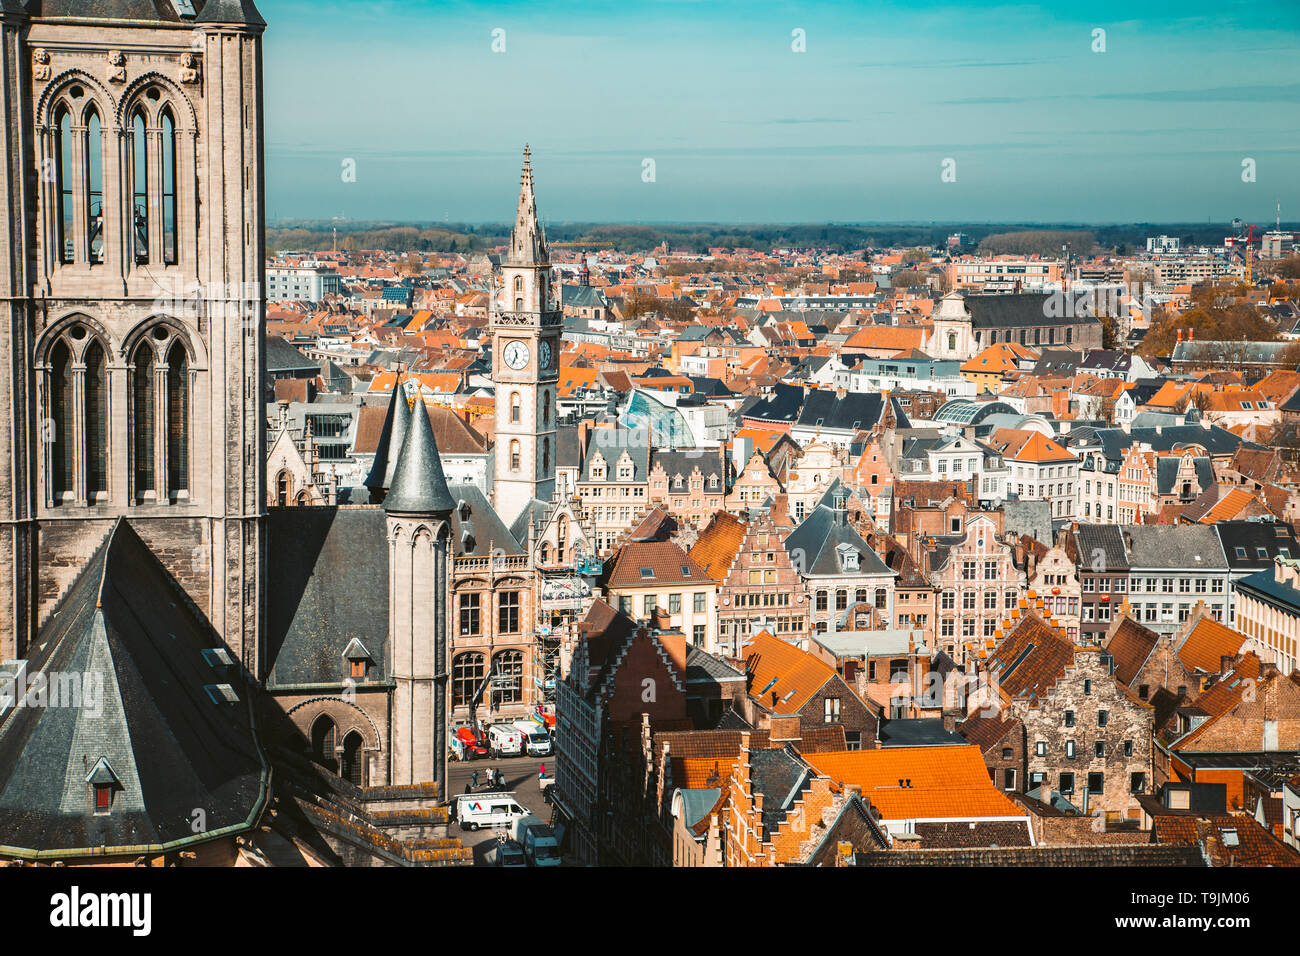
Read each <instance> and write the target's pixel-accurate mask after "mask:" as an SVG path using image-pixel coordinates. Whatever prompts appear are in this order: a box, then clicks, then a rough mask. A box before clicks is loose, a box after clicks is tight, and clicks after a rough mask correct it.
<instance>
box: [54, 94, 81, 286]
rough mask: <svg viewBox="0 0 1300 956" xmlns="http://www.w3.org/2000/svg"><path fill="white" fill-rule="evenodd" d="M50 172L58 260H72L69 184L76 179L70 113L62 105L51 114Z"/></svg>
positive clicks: (71, 217)
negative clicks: (55, 207)
mask: <svg viewBox="0 0 1300 956" xmlns="http://www.w3.org/2000/svg"><path fill="white" fill-rule="evenodd" d="M54 127H55V139H54V176H55V186H54V188H55V191H56V192H57V194H58V214H57V215H58V239H59V251H58V260H59V261H60V262H72V261H73V258H74V249H75V247H74V244H73V236H74V235H75V234H76V226H75V225H74V221H73V217H74V215H75V213H74V206H73V202H72V186H73V183H75V182H76V181H77V176H76V173H75V172H74V171H73V168H72V155H73V149H72V113H71V112H69V110H68V108H67V107H66V106H60V107H59V110H58V113H57V114H55V118H54Z"/></svg>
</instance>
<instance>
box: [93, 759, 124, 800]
mask: <svg viewBox="0 0 1300 956" xmlns="http://www.w3.org/2000/svg"><path fill="white" fill-rule="evenodd" d="M86 783H87V784H89V785H90V792H91V799H92V801H93V807H94V812H95V813H109V812H111V811H112V809H113V797H114V795H115V794H116V793H117V791H118V790H121V789H122V784H121V782H120V781H119V780H118V779H117V774H115V773H114V772H113V768H112V766H111V765H110V764H109V762H108V758H107V757H100V758H99V760H98V761H97V762H96V763H95V766H94V768H93V769H92V770H91V771H90V774H89V775H88V776H87V777H86Z"/></svg>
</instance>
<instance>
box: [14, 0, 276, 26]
mask: <svg viewBox="0 0 1300 956" xmlns="http://www.w3.org/2000/svg"><path fill="white" fill-rule="evenodd" d="M192 4H193V7H194V12H195V14H197V15H196V16H182V15H181V11H182V10H183V9H184V6H183V5H179V6H178V4H176V3H174V2H173V0H40V2H39V3H36V4H31V3H28V4H27V6H28V7H29V8H32V7H34V8H35V10H34V12H32V13H31V16H32V17H33V18H36V19H50V20H52V19H64V18H77V19H94V20H98V21H104V20H143V21H148V22H164V23H232V24H247V25H249V26H254V27H256V26H263V27H264V26H266V21H265V20H263V19H262V16H261V14H259V13H258V12H257V7H256V6H255V5H254V3H253V0H192Z"/></svg>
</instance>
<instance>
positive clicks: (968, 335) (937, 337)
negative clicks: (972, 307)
mask: <svg viewBox="0 0 1300 956" xmlns="http://www.w3.org/2000/svg"><path fill="white" fill-rule="evenodd" d="M931 318H932V319H933V320H934V331H933V332H932V333H931V337H930V342H929V344H928V345H927V346H926V349H925V350H926V352H927V353H929V354H930V355H932V356H934V357H935V358H937V359H956V360H958V361H960V362H965V361H966V360H967V359H970V358H973V357H974V356H975V354H976V353H977V352H978V351H979V347H978V345H977V344H976V342H975V333H974V332H973V331H972V329H971V314H970V311H969V310H968V309H967V308H966V300H965V299H964V298H963V297H962V295H961V293H960V292H949V293H948V294H947V295H945V296H944V297H943V298H942V299H940V300H939V307H938V308H937V309H935V310H934V315H933V316H932V317H931Z"/></svg>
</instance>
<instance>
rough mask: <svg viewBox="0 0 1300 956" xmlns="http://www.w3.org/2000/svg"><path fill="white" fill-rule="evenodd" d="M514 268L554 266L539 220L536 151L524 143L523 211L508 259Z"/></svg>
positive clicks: (512, 233)
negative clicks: (534, 190)
mask: <svg viewBox="0 0 1300 956" xmlns="http://www.w3.org/2000/svg"><path fill="white" fill-rule="evenodd" d="M505 261H506V262H507V263H508V264H509V265H512V266H540V265H548V264H549V263H550V261H551V260H550V253H549V252H547V250H546V233H545V231H544V230H543V229H542V225H541V223H539V222H538V221H537V197H535V196H534V195H533V164H532V151H531V150H530V149H529V148H528V145H527V144H524V170H523V173H522V175H521V176H520V179H519V208H518V209H517V210H516V211H515V226H514V229H512V230H511V231H510V248H509V249H508V250H507V251H506V260H505Z"/></svg>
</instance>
